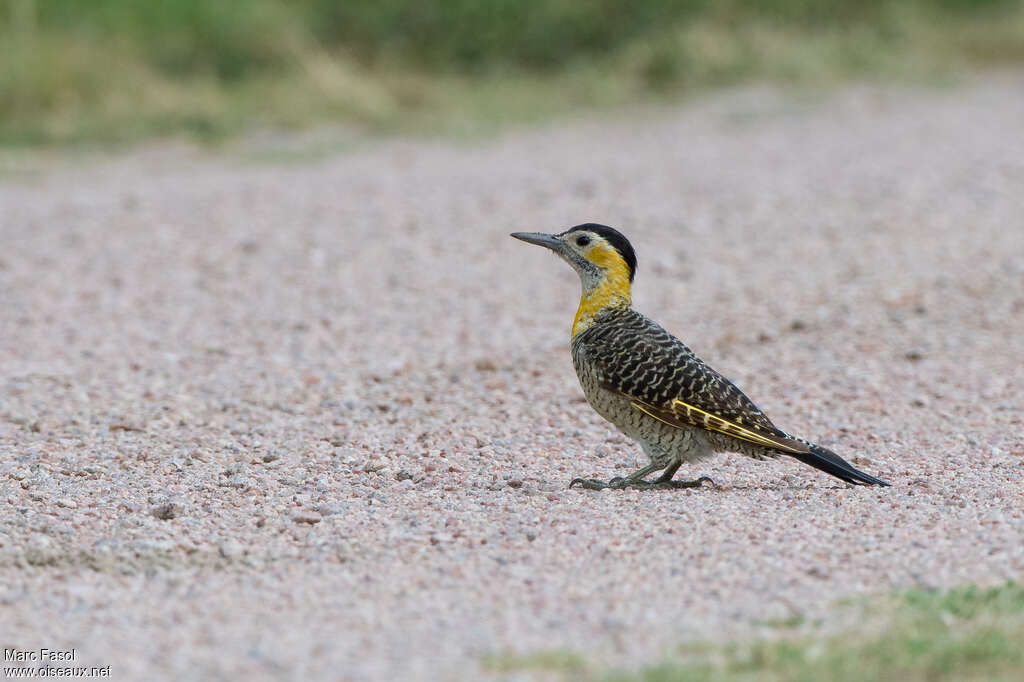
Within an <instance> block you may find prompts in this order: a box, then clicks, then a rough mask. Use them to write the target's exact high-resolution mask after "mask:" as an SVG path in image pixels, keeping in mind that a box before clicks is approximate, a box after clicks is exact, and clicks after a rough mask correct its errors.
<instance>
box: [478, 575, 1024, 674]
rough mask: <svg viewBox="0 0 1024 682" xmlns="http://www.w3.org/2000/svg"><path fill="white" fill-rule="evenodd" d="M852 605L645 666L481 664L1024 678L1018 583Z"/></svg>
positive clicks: (507, 658)
mask: <svg viewBox="0 0 1024 682" xmlns="http://www.w3.org/2000/svg"><path fill="white" fill-rule="evenodd" d="M847 607H848V608H849V607H859V608H860V610H861V611H862V613H860V614H855V615H856V618H855V620H853V621H852V622H848V623H847V625H846V627H844V628H842V629H840V630H838V631H833V632H831V633H828V634H811V635H809V634H806V631H807V629H808V628H807V627H806V626H807V624H806V623H804V622H803V621H802V619H799V618H796V619H791V620H787V621H784V622H780V623H777V624H776V628H777V630H778V632H776V633H775V636H772V637H769V638H765V639H760V640H755V641H752V642H747V643H730V644H716V643H711V642H708V643H699V644H693V645H689V646H686V647H683V648H681V649H680V651H679V652H678V656H676V657H674V659H673V660H670V661H667V662H664V663H660V664H657V665H653V666H650V667H647V668H644V669H642V670H640V671H637V672H619V671H611V670H609V669H607V668H604V667H602V666H599V665H593V664H590V663H588V662H587V660H586V659H585V658H583V657H582V656H580V655H578V654H575V653H573V652H567V651H547V652H536V653H532V654H504V655H497V656H491V657H488V658H486V659H485V660H484V661H483V666H484V667H485V668H486V669H489V670H492V671H496V672H502V673H523V672H544V673H546V674H547V676H546V678H545V679H551V680H566V681H579V682H598V681H600V682H696V681H698V680H699V681H703V682H782V681H784V680H829V681H831V682H861V681H862V680H876V681H878V682H962V681H964V680H977V681H978V682H981V681H982V680H984V681H985V682H998V681H1005V682H1010V681H1011V680H1012V681H1017V680H1021V679H1024V647H1021V642H1024V585H1021V584H1020V583H1015V582H1010V583H1006V584H1005V585H1001V586H998V587H992V588H980V587H976V586H969V587H962V588H958V589H955V590H950V591H945V592H940V591H924V590H912V591H909V592H904V593H902V594H899V595H894V596H892V597H890V598H887V599H874V600H870V601H868V602H865V603H862V604H848V605H847ZM840 610H841V609H840ZM846 620H847V621H850V618H847V619H846ZM841 622H842V621H841ZM762 625H768V624H765V623H763V624H762Z"/></svg>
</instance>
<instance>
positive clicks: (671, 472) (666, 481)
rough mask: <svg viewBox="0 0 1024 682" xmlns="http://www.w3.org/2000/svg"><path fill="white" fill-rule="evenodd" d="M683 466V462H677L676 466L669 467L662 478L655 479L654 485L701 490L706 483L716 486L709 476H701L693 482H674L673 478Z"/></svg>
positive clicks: (662, 474)
mask: <svg viewBox="0 0 1024 682" xmlns="http://www.w3.org/2000/svg"><path fill="white" fill-rule="evenodd" d="M681 464H682V462H675V463H674V464H671V465H669V467H668V469H665V471H663V472H662V473H661V476H658V477H657V478H656V479H654V484H655V485H659V486H664V487H666V488H699V487H701V485H703V484H704V482H705V481H706V482H708V483H710V484H711V485H715V482H714V481H712V480H711V479H710V478H709V477H707V476H701V477H700V478H698V479H695V480H693V481H673V480H672V477H673V476H675V475H676V471H678V470H679V466H680V465H681Z"/></svg>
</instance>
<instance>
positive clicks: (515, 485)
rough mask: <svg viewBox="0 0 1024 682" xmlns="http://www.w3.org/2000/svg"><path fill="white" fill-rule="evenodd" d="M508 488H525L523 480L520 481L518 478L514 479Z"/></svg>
mask: <svg viewBox="0 0 1024 682" xmlns="http://www.w3.org/2000/svg"><path fill="white" fill-rule="evenodd" d="M508 487H509V488H522V487H523V482H522V481H521V480H519V479H518V478H513V479H512V480H511V481H509V482H508Z"/></svg>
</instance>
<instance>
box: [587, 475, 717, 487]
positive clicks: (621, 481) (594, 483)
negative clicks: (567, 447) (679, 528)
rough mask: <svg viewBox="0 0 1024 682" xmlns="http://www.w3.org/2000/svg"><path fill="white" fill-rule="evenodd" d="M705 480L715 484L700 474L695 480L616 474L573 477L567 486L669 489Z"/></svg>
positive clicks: (695, 485)
mask: <svg viewBox="0 0 1024 682" xmlns="http://www.w3.org/2000/svg"><path fill="white" fill-rule="evenodd" d="M705 482H707V483H710V484H711V485H715V482H714V481H712V480H711V479H710V478H708V477H707V476H701V477H700V478H698V479H697V480H695V481H661V480H657V481H645V480H644V479H642V478H636V479H631V478H629V477H627V478H622V477H620V476H616V477H615V478H613V479H611V480H610V481H602V480H600V479H597V478H574V479H572V482H571V483H569V487H570V488H572V487H573V486H575V485H577V484H579V486H580V487H581V488H586V489H587V490H604V489H606V488H611V489H613V490H625V489H626V488H632V489H633V490H658V489H661V490H671V489H675V488H699V487H701V485H703V484H704V483H705Z"/></svg>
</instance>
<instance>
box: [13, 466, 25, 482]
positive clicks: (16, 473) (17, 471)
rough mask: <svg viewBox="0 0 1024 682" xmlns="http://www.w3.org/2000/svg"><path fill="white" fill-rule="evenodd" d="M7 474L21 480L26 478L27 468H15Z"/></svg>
mask: <svg viewBox="0 0 1024 682" xmlns="http://www.w3.org/2000/svg"><path fill="white" fill-rule="evenodd" d="M8 475H9V476H10V477H11V478H13V479H14V480H15V481H23V480H25V479H26V478H28V470H27V469H15V470H14V471H12V472H11V473H10V474H8Z"/></svg>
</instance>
